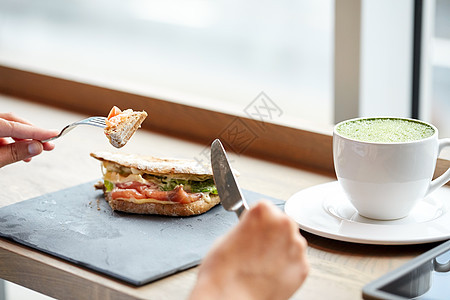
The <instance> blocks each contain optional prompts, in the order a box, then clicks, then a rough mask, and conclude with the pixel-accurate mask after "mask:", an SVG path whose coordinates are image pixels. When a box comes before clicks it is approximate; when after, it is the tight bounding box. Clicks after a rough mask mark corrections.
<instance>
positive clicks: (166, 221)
mask: <svg viewBox="0 0 450 300" xmlns="http://www.w3.org/2000/svg"><path fill="white" fill-rule="evenodd" d="M96 182H97V181H93V182H88V183H85V184H81V185H78V186H74V187H70V188H68V189H64V190H61V191H57V192H54V193H50V194H46V195H43V196H39V197H36V198H32V199H29V200H25V201H22V202H18V203H15V204H12V205H9V206H6V207H3V208H0V236H1V237H5V238H8V239H11V240H13V241H16V242H18V243H20V244H23V245H26V246H29V247H31V248H34V249H37V250H40V251H43V252H45V253H48V254H51V255H54V256H56V257H59V258H62V259H64V260H67V261H69V262H72V263H75V264H77V265H79V266H83V267H86V268H88V269H91V270H94V271H97V272H100V273H102V274H106V275H109V276H111V277H114V278H117V279H120V280H123V281H125V282H128V283H131V284H133V285H136V286H139V285H143V284H146V283H149V282H151V281H154V280H157V279H160V278H163V277H165V276H168V275H171V274H174V273H176V272H179V271H182V270H185V269H188V268H190V267H193V266H196V265H198V264H199V263H200V261H201V259H202V258H203V257H204V256H205V254H206V253H207V252H208V250H209V249H210V247H211V245H212V243H213V242H214V241H215V240H216V238H217V237H219V236H221V235H223V234H224V233H226V232H227V231H228V230H229V229H230V228H231V227H232V226H233V225H234V224H236V223H237V222H238V219H237V217H236V215H235V214H234V213H230V212H227V211H225V210H224V209H223V207H222V206H221V205H218V206H216V207H214V208H212V209H211V210H210V211H208V212H206V213H204V214H202V215H199V216H193V217H164V216H151V215H135V214H127V213H122V212H114V211H112V209H111V208H110V207H109V205H108V204H107V203H106V201H105V200H104V198H103V193H102V192H101V191H98V190H95V189H94V187H93V185H94V184H95V183H96ZM243 193H244V197H245V198H246V199H247V201H248V202H249V204H251V203H253V202H255V201H258V200H259V199H262V198H264V199H268V200H271V201H272V202H274V203H275V204H276V205H277V206H280V208H282V207H283V205H284V201H281V200H277V199H274V198H270V197H267V196H264V195H262V194H259V193H255V192H252V191H248V190H244V191H243Z"/></svg>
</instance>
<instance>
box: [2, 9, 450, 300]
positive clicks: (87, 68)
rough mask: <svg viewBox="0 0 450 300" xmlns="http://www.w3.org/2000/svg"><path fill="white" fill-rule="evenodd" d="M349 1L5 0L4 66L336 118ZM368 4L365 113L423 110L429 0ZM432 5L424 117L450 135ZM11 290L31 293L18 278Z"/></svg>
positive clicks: (447, 31)
mask: <svg viewBox="0 0 450 300" xmlns="http://www.w3.org/2000/svg"><path fill="white" fill-rule="evenodd" d="M347 2H348V3H351V2H355V1H346V0H336V1H332V0H296V1H294V0H276V1H275V0H262V1H261V0H259V1H256V0H246V1H236V0H227V1H225V0H214V1H213V0H210V1H208V0H165V1H158V0H108V1H106V0H65V1H60V0H0V65H4V66H10V67H13V68H19V69H23V70H29V71H33V72H38V73H45V74H49V75H51V76H57V77H61V78H66V79H70V80H75V81H80V82H85V83H89V84H94V85H100V86H104V87H110V88H114V89H120V90H124V91H131V92H134V93H139V94H143V95H149V96H154V97H159V98H161V99H167V100H170V101H177V102H181V103H187V104H190V105H197V106H201V107H205V108H211V109H215V108H216V109H218V108H220V109H225V108H226V110H228V111H231V112H235V113H236V114H241V113H242V112H243V111H244V109H245V107H246V106H247V105H248V104H249V103H251V102H252V101H253V100H254V99H255V98H256V97H257V96H258V95H260V93H261V92H264V94H265V95H266V96H267V97H268V98H270V100H271V101H272V102H273V103H274V104H276V106H277V107H278V108H279V109H280V110H281V112H282V114H280V116H279V119H278V120H274V121H278V122H280V123H287V124H290V125H292V124H294V125H295V123H296V122H297V120H302V123H305V122H307V123H309V124H311V126H332V125H333V124H334V123H336V121H337V119H338V117H336V114H335V112H336V108H337V107H339V106H340V105H343V104H341V102H338V101H337V99H336V97H335V93H334V91H335V88H336V86H335V84H336V82H337V81H336V78H335V45H336V20H335V14H336V7H337V5H341V6H342V4H347ZM356 2H359V3H360V4H361V11H353V8H352V6H350V8H349V9H348V11H347V12H346V13H347V14H348V15H349V16H354V15H355V14H357V15H360V17H361V21H360V24H359V25H360V28H359V29H358V30H360V33H361V41H360V46H361V48H360V49H361V53H360V55H361V61H359V66H360V79H359V82H358V83H357V84H359V86H360V88H359V98H358V99H357V101H359V102H358V103H359V109H358V111H357V113H356V114H358V115H359V116H370V115H376V114H384V115H392V114H395V115H397V116H405V117H411V109H410V106H411V105H410V103H411V89H412V83H411V81H412V80H411V76H412V75H411V74H412V67H411V62H412V40H413V32H412V30H413V25H414V17H413V15H414V14H413V13H414V4H415V3H417V2H418V1H413V0H396V1H389V0H363V1H356ZM419 2H422V1H419ZM423 5H424V6H425V8H426V12H425V13H424V15H423V18H424V19H423V22H424V24H425V26H426V29H425V30H424V31H423V32H422V42H423V44H424V47H425V48H424V49H425V50H426V51H423V52H422V67H423V68H422V69H421V81H422V82H423V85H422V88H423V89H422V91H425V92H422V96H421V98H420V101H421V102H420V106H419V118H420V119H423V120H426V121H430V122H432V123H434V124H435V125H436V126H437V127H438V128H439V130H440V136H441V137H449V136H450V0H425V1H424V2H423ZM344 8H345V5H344ZM344 19H345V18H344ZM344 38H345V34H344ZM341 42H343V43H344V44H345V42H346V41H345V40H344V41H341ZM397 62H398V63H397ZM344 67H345V66H344ZM338 76H339V74H338ZM338 79H339V78H338ZM400 102H401V103H406V104H402V105H397V104H399V103H400ZM350 105H351V104H350ZM347 109H348V110H350V109H351V107H344V110H347ZM356 116H357V115H355V117H356ZM6 295H7V297H8V299H24V298H23V297H24V296H23V295H22V296H20V288H18V287H16V286H15V285H13V284H8V285H7V286H6ZM33 297H38V296H36V294H29V295H27V296H26V298H27V299H31V298H33ZM34 299H38V298H34Z"/></svg>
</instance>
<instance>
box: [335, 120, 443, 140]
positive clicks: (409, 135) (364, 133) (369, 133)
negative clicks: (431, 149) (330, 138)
mask: <svg viewBox="0 0 450 300" xmlns="http://www.w3.org/2000/svg"><path fill="white" fill-rule="evenodd" d="M336 131H337V132H338V133H339V134H341V135H342V136H344V137H346V138H350V139H354V140H358V141H362V142H375V143H399V142H411V141H416V140H421V139H424V138H427V137H430V136H432V135H433V134H434V129H433V127H431V126H429V125H427V124H424V123H421V122H418V121H414V120H406V119H395V118H374V119H359V120H353V121H348V122H345V123H342V124H341V125H339V126H338V127H337V128H336Z"/></svg>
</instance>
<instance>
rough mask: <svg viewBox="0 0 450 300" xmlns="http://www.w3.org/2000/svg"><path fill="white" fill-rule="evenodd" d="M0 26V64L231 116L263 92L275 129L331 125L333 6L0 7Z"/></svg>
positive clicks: (99, 3) (74, 1)
mask: <svg viewBox="0 0 450 300" xmlns="http://www.w3.org/2000/svg"><path fill="white" fill-rule="evenodd" d="M0 19H1V20H2V26H1V29H0V58H1V61H0V63H1V64H5V65H9V66H11V65H12V66H20V67H23V68H25V69H28V70H32V71H42V72H45V73H47V74H52V75H56V76H62V77H65V78H69V79H75V80H82V81H88V82H90V83H94V84H99V85H102V86H108V87H114V88H119V89H123V90H127V91H133V92H138V93H142V94H146V95H151V96H158V97H160V98H163V99H171V100H173V101H178V102H185V103H190V104H192V103H194V104H195V105H197V106H202V107H206V108H213V109H214V108H215V107H221V108H222V109H228V110H229V111H230V112H232V113H235V114H244V109H245V107H246V106H247V105H248V104H249V103H251V102H252V101H253V100H254V99H255V98H256V97H258V95H259V94H260V93H261V92H264V94H265V95H266V96H267V97H268V98H270V100H271V101H273V102H274V103H276V105H277V106H278V107H279V109H280V111H281V112H282V114H280V118H279V120H278V121H283V120H289V119H293V118H302V119H309V120H311V121H314V122H318V123H321V124H332V122H333V120H332V103H333V102H332V98H333V95H332V83H333V82H332V80H333V79H332V70H333V35H332V26H333V1H332V0H320V1H309V0H303V1H290V0H280V1H257V0H248V1H244V2H242V1H226V0H222V1H206V0H189V1H182V0H169V1H157V0H153V1H147V0H130V1H120V0H115V1H104V0H96V1H91V0H71V1H58V0H46V1H43V0H41V1H31V0H28V1H27V0H1V1H0ZM224 103H226V105H225V106H224V105H222V104H224ZM223 107H225V108H223Z"/></svg>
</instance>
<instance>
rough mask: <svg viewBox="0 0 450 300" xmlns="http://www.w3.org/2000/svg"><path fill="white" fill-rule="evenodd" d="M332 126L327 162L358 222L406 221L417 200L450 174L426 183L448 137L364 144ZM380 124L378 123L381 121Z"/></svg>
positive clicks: (444, 180) (447, 141)
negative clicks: (330, 160) (330, 153)
mask: <svg viewBox="0 0 450 300" xmlns="http://www.w3.org/2000/svg"><path fill="white" fill-rule="evenodd" d="M360 119H380V118H359V119H352V120H347V121H343V122H341V123H339V124H337V125H336V126H335V127H334V132H333V158H334V167H335V171H336V175H337V178H338V181H339V183H340V185H341V186H342V188H343V190H344V191H345V193H346V196H347V197H348V199H349V200H350V202H351V204H352V205H353V206H354V207H355V209H356V210H357V211H358V213H359V214H360V215H362V216H364V217H367V218H371V219H378V220H393V219H400V218H403V217H406V216H407V215H408V214H409V213H410V211H411V210H412V209H413V207H414V206H415V205H416V204H417V202H418V201H420V200H421V199H423V198H424V197H425V196H427V195H428V194H430V193H431V192H433V191H434V190H436V189H437V188H439V187H441V186H443V185H444V184H445V183H447V182H448V181H449V180H450V169H448V170H447V171H446V172H445V173H444V174H442V175H441V176H439V177H438V178H436V179H434V180H432V177H433V174H434V170H435V166H436V161H437V158H438V155H439V153H440V151H441V150H442V149H443V148H444V147H448V146H450V138H446V139H438V130H437V128H436V127H435V126H433V125H431V124H429V123H426V122H422V121H417V120H412V119H406V118H386V119H403V120H409V121H413V122H419V123H423V124H426V125H428V126H431V127H432V128H433V129H434V134H433V135H431V136H430V137H427V138H423V139H420V140H415V141H410V142H394V143H391V142H386V143H377V142H364V141H358V140H355V139H351V138H346V137H344V136H342V135H341V134H340V133H338V132H337V128H338V127H339V126H340V125H341V124H342V123H345V122H351V121H355V120H360ZM381 119H383V118H381Z"/></svg>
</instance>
